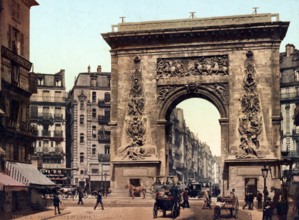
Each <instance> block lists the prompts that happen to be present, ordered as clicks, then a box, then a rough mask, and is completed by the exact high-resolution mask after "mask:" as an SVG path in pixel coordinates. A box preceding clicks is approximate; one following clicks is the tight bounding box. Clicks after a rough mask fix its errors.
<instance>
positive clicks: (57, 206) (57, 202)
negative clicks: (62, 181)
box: [53, 190, 104, 215]
mask: <svg viewBox="0 0 299 220" xmlns="http://www.w3.org/2000/svg"><path fill="white" fill-rule="evenodd" d="M78 195H79V197H78V198H79V200H78V205H79V204H82V205H83V192H82V191H80V190H79V191H78ZM102 198H103V196H102V191H101V190H99V191H98V192H97V199H96V203H95V205H94V210H96V208H97V207H98V205H99V204H101V206H102V210H104V204H103V201H102ZM53 205H54V213H55V215H57V213H58V214H59V215H60V214H61V212H60V209H61V206H60V205H62V202H61V199H60V198H59V193H58V192H57V191H54V192H53Z"/></svg>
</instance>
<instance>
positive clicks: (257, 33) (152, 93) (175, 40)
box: [103, 14, 288, 195]
mask: <svg viewBox="0 0 299 220" xmlns="http://www.w3.org/2000/svg"><path fill="white" fill-rule="evenodd" d="M269 18H271V15H270V14H262V15H246V16H245V15H244V16H241V17H234V16H233V17H231V18H229V17H224V18H223V17H220V18H215V19H212V20H210V19H207V20H204V19H203V20H201V21H194V22H193V21H190V20H189V21H187V20H186V21H181V22H179V23H176V25H175V28H174V27H173V25H174V23H175V22H174V21H161V22H154V23H155V26H154V27H153V26H152V23H151V24H149V23H137V24H135V23H125V24H120V25H119V29H118V31H117V32H110V33H106V34H103V37H104V39H105V40H106V41H107V43H108V44H109V45H110V46H111V54H112V70H111V71H112V79H111V87H112V92H111V94H112V97H111V102H112V103H113V104H112V105H111V110H112V111H111V121H114V122H115V124H114V127H113V128H111V134H112V135H111V136H112V141H111V147H112V148H113V150H114V151H113V155H111V156H112V158H111V160H112V164H117V165H115V166H116V167H115V175H114V178H113V179H112V187H116V186H117V187H120V186H121V185H125V183H127V182H128V181H130V178H127V177H124V176H123V173H122V172H120V170H121V169H122V168H127V166H128V165H127V164H128V162H131V166H133V167H134V166H135V167H139V166H140V165H146V166H149V167H152V168H153V169H154V170H155V171H154V172H153V173H154V174H155V175H167V173H168V163H167V154H168V151H167V143H166V137H165V127H166V120H167V118H168V116H169V114H170V113H171V111H172V109H173V108H175V106H176V105H177V104H178V103H179V102H181V101H183V100H185V99H187V98H191V97H200V98H204V99H206V100H208V101H210V102H211V103H213V104H214V105H215V106H216V108H217V109H218V110H219V113H220V126H221V152H222V164H223V167H222V171H223V190H224V192H226V191H227V190H230V189H231V187H232V186H233V187H235V188H236V191H239V192H241V191H242V190H243V191H244V178H243V177H244V175H243V174H242V175H241V174H240V173H238V171H237V166H238V164H239V162H238V159H237V157H240V155H242V154H243V155H245V156H244V157H243V156H242V159H243V162H242V163H243V166H244V167H245V168H246V166H252V164H253V163H254V164H255V165H256V167H257V168H256V169H259V170H260V168H261V166H262V165H263V164H264V163H265V162H266V161H269V160H270V161H274V160H275V159H277V158H278V157H277V155H279V154H277V151H279V147H278V146H279V144H280V138H279V135H280V134H279V123H275V120H276V118H277V116H279V115H280V107H279V106H280V105H279V95H278V94H279V59H278V57H279V53H278V49H279V44H280V41H281V40H282V39H283V38H284V36H285V33H286V30H287V27H288V23H287V22H280V21H277V22H271V19H270V20H269ZM219 21H223V22H227V23H226V25H222V23H221V22H219ZM205 22H206V23H205ZM215 22H216V23H217V25H216V26H215V24H216V23H215ZM180 24H181V25H182V26H180ZM193 24H194V25H193ZM202 24H205V25H202ZM249 27H250V28H249ZM166 30H167V31H166ZM249 53H250V54H251V55H252V56H251V58H250V59H251V61H252V66H251V67H250V68H252V69H253V73H254V80H255V85H256V87H255V90H254V93H255V94H256V100H258V102H256V103H259V104H256V103H255V104H254V103H250V104H249V105H253V106H251V107H250V109H251V113H252V111H253V112H254V113H256V111H255V110H253V109H254V108H255V107H257V106H259V107H258V114H259V116H258V119H259V126H260V129H258V132H253V131H252V129H253V128H254V126H255V125H254V123H255V122H256V121H254V120H253V119H252V115H251V116H247V119H246V120H248V122H249V123H248V124H247V125H248V126H249V127H248V128H247V127H246V126H245V125H246V124H243V127H242V128H243V129H242V130H243V131H242V132H240V118H241V117H242V115H244V109H242V103H241V99H242V96H243V95H244V94H246V92H247V93H248V88H249V87H248V86H247V87H246V86H245V87H244V82H245V81H246V80H247V78H248V72H250V71H251V69H248V68H247V67H246V65H245V64H246V63H248V59H249V58H248V54H249ZM246 54H247V55H246ZM220 58H221V59H220ZM136 59H138V60H139V63H138V65H137V64H136V62H135V61H136ZM134 60H135V61H134ZM196 62H198V63H196ZM219 70H221V71H219ZM136 71H139V73H140V81H139V83H140V86H141V87H142V92H143V94H144V110H143V111H142V113H141V114H140V115H139V116H138V117H140V119H142V120H143V121H142V122H143V125H142V126H144V127H143V128H144V129H143V130H142V131H141V129H139V132H141V133H139V134H142V138H143V139H142V141H141V142H142V144H140V145H139V147H140V148H135V147H133V145H132V144H131V143H132V142H131V141H132V136H130V135H129V136H128V132H127V129H128V127H130V126H131V128H133V127H132V125H130V123H129V122H130V117H129V114H128V102H129V100H130V98H132V97H131V96H130V94H129V92H128V91H130V90H131V89H132V76H133V75H134V74H135V73H136ZM253 118H254V117H253ZM136 120H137V119H136ZM142 126H139V128H141V127H142ZM137 133H138V126H136V134H137ZM244 136H246V137H247V138H249V140H248V142H247V141H245V142H244ZM141 142H140V143H141ZM135 143H137V142H135ZM241 143H242V144H241ZM257 143H258V144H257ZM244 145H245V147H244ZM253 145H254V146H253ZM134 146H136V145H134ZM146 147H148V149H145V148H146ZM130 148H131V150H128V152H129V154H131V153H132V152H133V153H134V151H135V149H136V150H137V152H135V154H136V155H139V156H140V157H138V158H137V157H134V156H132V157H124V156H126V154H125V155H123V154H122V153H120V152H119V149H130ZM248 148H252V149H253V150H252V149H251V150H248ZM244 149H245V150H244ZM260 151H261V152H262V154H259V153H254V152H260ZM248 155H250V157H247V156H248ZM261 155H263V156H261ZM262 158H263V159H262ZM134 161H135V163H134ZM235 169H236V170H235ZM254 169H255V168H254ZM240 172H241V171H240ZM257 173H258V171H257V172H256V174H257ZM260 175H261V173H260ZM139 177H140V179H141V180H142V181H146V179H149V178H145V177H142V176H139ZM134 178H136V177H134ZM258 178H259V179H260V176H259V177H258ZM258 187H260V184H258ZM240 195H241V193H240Z"/></svg>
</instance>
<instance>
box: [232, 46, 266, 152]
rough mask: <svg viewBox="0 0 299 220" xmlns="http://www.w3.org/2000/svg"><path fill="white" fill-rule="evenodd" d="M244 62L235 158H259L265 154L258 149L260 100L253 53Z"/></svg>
mask: <svg viewBox="0 0 299 220" xmlns="http://www.w3.org/2000/svg"><path fill="white" fill-rule="evenodd" d="M246 56H247V60H246V61H245V77H244V80H243V88H244V90H245V93H244V94H243V95H242V97H241V98H240V102H241V109H242V116H241V117H240V118H239V128H238V131H239V133H240V136H241V138H240V145H239V147H240V149H241V153H238V154H237V155H236V157H237V158H256V157H258V158H261V157H265V152H263V151H262V150H261V149H260V142H259V136H260V134H261V133H262V127H263V123H262V117H261V116H260V115H261V113H260V100H259V97H258V94H257V89H256V80H255V78H254V76H255V75H254V73H255V69H254V61H253V53H252V52H251V51H249V52H248V53H247V54H246Z"/></svg>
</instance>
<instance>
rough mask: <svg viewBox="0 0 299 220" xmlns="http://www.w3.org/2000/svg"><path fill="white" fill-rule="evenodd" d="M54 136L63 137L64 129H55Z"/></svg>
mask: <svg viewBox="0 0 299 220" xmlns="http://www.w3.org/2000/svg"><path fill="white" fill-rule="evenodd" d="M54 137H62V131H54Z"/></svg>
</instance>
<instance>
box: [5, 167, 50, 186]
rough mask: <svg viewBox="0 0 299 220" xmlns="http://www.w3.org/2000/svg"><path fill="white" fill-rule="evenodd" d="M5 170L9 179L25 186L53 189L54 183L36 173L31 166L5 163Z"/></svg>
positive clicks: (35, 169) (34, 168)
mask: <svg viewBox="0 0 299 220" xmlns="http://www.w3.org/2000/svg"><path fill="white" fill-rule="evenodd" d="M6 169H7V173H8V174H9V176H10V177H11V178H13V179H14V180H16V181H18V182H20V183H23V184H25V185H27V186H34V187H42V188H45V187H50V188H54V187H55V183H53V182H52V181H51V180H50V179H48V178H47V177H46V176H45V175H43V174H42V173H41V172H40V171H38V170H37V168H36V167H35V166H34V165H32V164H27V163H17V162H9V161H7V162H6Z"/></svg>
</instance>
